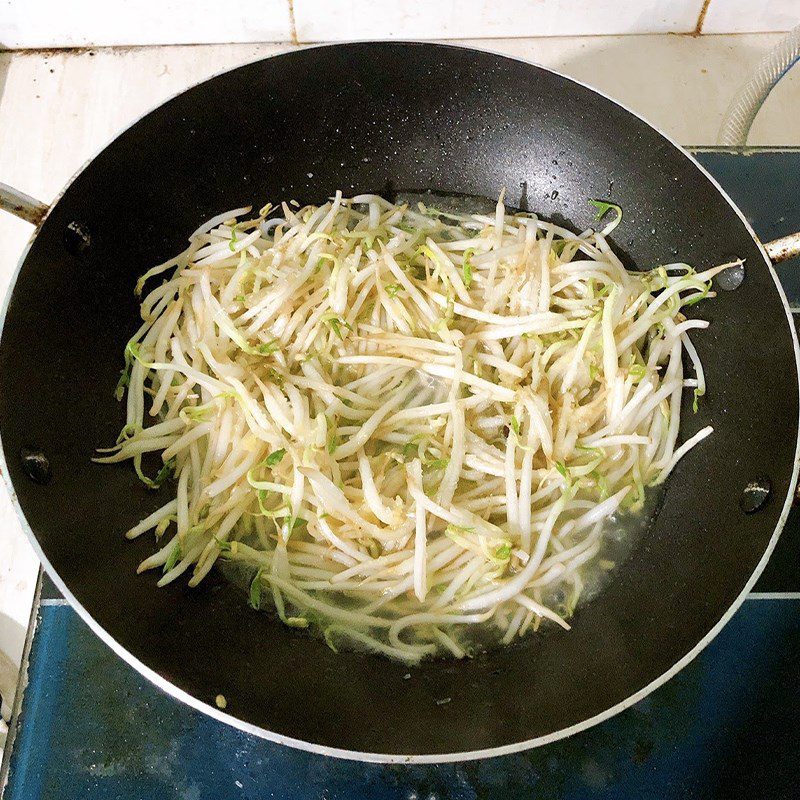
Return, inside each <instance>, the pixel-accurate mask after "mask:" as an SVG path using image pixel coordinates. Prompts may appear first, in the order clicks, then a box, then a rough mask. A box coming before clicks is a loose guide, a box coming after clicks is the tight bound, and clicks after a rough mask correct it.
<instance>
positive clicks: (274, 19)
mask: <svg viewBox="0 0 800 800" xmlns="http://www.w3.org/2000/svg"><path fill="white" fill-rule="evenodd" d="M290 39H291V25H290V22H289V0H247V2H238V3H220V2H218V0H116V2H114V0H0V48H5V49H18V48H34V47H41V48H46V47H103V46H106V45H145V44H202V43H206V42H280V41H289V40H290Z"/></svg>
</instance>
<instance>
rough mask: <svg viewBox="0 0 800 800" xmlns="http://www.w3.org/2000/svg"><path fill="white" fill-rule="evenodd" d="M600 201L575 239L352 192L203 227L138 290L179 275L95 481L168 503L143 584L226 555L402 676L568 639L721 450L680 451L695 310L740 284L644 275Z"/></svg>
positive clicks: (696, 382) (138, 351)
mask: <svg viewBox="0 0 800 800" xmlns="http://www.w3.org/2000/svg"><path fill="white" fill-rule="evenodd" d="M592 202H594V205H595V206H596V207H597V209H598V214H597V216H598V219H599V220H603V219H606V220H607V219H609V218H610V219H611V221H610V222H609V223H608V224H607V225H606V226H605V227H604V228H603V229H602V230H593V229H589V230H586V231H585V232H583V233H581V234H579V235H576V234H574V233H572V232H570V231H569V230H566V229H564V228H562V227H559V226H558V225H554V224H552V223H549V222H545V221H543V220H541V219H538V218H537V217H536V216H535V215H533V214H527V213H525V214H523V213H519V214H510V213H508V212H507V211H506V209H505V207H504V204H503V199H502V195H501V199H500V202H498V204H497V208H496V212H495V213H494V214H488V215H482V214H450V213H446V212H445V211H440V210H438V209H435V208H432V207H426V206H425V205H424V204H423V203H418V204H417V205H416V206H414V207H409V206H408V205H399V204H393V203H390V202H388V201H387V200H385V199H383V198H381V197H379V196H376V195H361V196H357V197H353V198H352V199H345V198H343V197H342V194H341V192H337V193H336V196H335V197H334V198H333V199H331V200H330V201H329V202H327V203H325V204H324V205H321V206H318V207H317V206H306V207H302V208H300V207H298V205H297V204H296V203H283V204H282V205H281V206H279V207H277V208H274V209H273V208H272V207H270V206H267V207H265V208H264V209H262V210H261V212H260V213H259V215H258V216H257V217H255V218H253V219H246V217H247V215H248V212H249V211H250V209H249V208H239V209H235V210H232V211H229V212H227V213H224V214H221V215H219V216H217V217H215V218H214V219H211V220H209V221H208V222H207V223H206V224H204V225H203V226H201V227H200V228H199V229H198V230H197V231H196V232H195V233H193V234H192V236H191V237H190V239H189V241H190V245H189V247H188V249H186V250H185V251H184V252H183V253H181V254H180V255H178V256H177V257H176V258H173V259H171V260H170V261H168V262H166V263H164V264H161V265H160V266H157V267H155V268H154V269H151V270H150V271H149V272H147V273H146V274H145V275H144V276H142V278H141V280H140V281H139V283H138V285H137V292H139V293H141V292H142V289H143V287H144V285H145V284H146V283H149V282H150V281H151V279H153V278H156V277H157V276H162V280H163V277H164V276H166V275H169V277H167V278H166V280H163V282H162V283H161V285H160V286H158V287H157V288H153V289H152V290H151V291H150V292H149V293H148V294H147V295H146V296H145V297H144V299H143V301H142V304H141V314H142V319H143V320H144V322H143V324H142V326H141V328H140V329H139V330H138V331H137V332H136V334H135V335H134V336H133V338H132V339H131V340H130V342H129V344H128V346H127V348H126V351H125V359H126V368H125V370H124V371H123V373H122V376H121V379H120V383H119V386H118V389H117V395H118V398H120V399H122V397H123V396H124V395H125V393H126V392H127V424H126V425H125V427H124V429H123V431H122V434H121V435H120V438H119V440H118V442H117V444H116V446H115V447H113V448H109V449H107V450H103V451H100V452H101V453H102V455H101V456H100V457H98V458H97V459H96V460H97V461H99V462H102V463H112V462H120V461H124V460H128V459H130V460H132V462H133V465H134V467H135V469H136V471H137V472H138V474H139V476H140V477H141V478H142V480H143V481H144V482H145V483H146V484H148V485H149V486H152V487H155V486H159V485H161V484H162V483H164V482H165V481H166V480H168V479H169V480H170V481H174V483H173V484H171V485H174V487H175V491H174V495H175V496H174V498H173V499H171V500H170V501H169V502H168V503H166V504H165V505H164V506H163V507H162V508H160V509H158V510H157V511H155V512H154V513H152V514H151V515H150V516H148V517H147V518H146V519H144V520H142V521H141V522H140V523H139V524H137V525H136V526H135V527H133V528H132V529H131V530H129V531H128V532H127V536H128V538H134V537H137V536H139V535H140V534H142V533H144V532H146V531H151V530H152V531H154V532H155V536H156V538H157V540H158V544H159V546H158V549H157V551H156V552H155V553H154V554H153V555H152V556H150V557H149V558H147V559H145V560H144V561H143V562H142V564H141V566H140V568H139V569H140V571H143V570H149V569H161V570H163V575H162V577H161V578H160V580H159V581H158V584H159V586H163V585H165V584H167V583H169V582H170V581H173V580H175V579H176V578H178V577H179V576H181V575H182V574H183V573H185V572H187V571H190V573H191V577H190V578H189V584H190V585H191V586H194V585H196V584H198V583H199V582H200V581H201V580H202V579H203V578H204V576H206V575H207V574H208V572H209V571H210V570H211V568H212V567H213V566H214V564H215V563H216V562H217V560H218V559H224V560H226V561H228V562H232V563H233V564H235V565H238V566H241V567H243V568H245V570H246V572H247V574H248V583H249V585H250V603H251V604H252V605H253V606H254V607H256V608H258V607H261V606H263V605H269V606H270V607H273V608H274V609H275V610H276V611H277V614H278V615H279V616H280V618H281V619H282V620H283V621H284V622H285V623H286V624H288V625H291V626H295V627H307V626H309V624H312V625H313V626H314V627H315V628H317V629H319V630H321V631H323V632H324V634H325V636H326V638H327V640H328V643H329V644H330V645H331V647H333V648H334V649H336V648H337V647H338V646H340V645H346V646H354V645H358V646H361V647H366V648H367V649H369V650H372V651H375V652H380V653H383V654H385V655H388V656H391V657H393V658H396V659H401V660H403V661H405V662H407V663H415V662H418V661H419V660H420V659H422V658H423V657H425V656H428V655H431V654H433V653H435V652H440V653H441V652H446V653H450V654H452V655H453V656H456V657H461V656H463V655H465V653H466V652H468V650H469V644H468V642H469V636H468V635H467V634H468V633H469V632H470V631H471V630H473V629H478V628H483V629H491V630H492V631H494V632H495V633H496V637H497V641H502V642H505V643H507V642H510V641H512V640H513V639H514V638H515V637H517V636H522V635H524V634H525V633H526V632H527V631H528V630H535V629H537V628H538V627H539V623H540V622H541V620H543V619H545V620H550V621H552V622H553V623H555V624H557V625H560V626H561V627H562V628H569V623H568V621H567V619H568V617H569V615H570V614H571V613H572V612H573V611H574V608H575V605H576V603H577V601H578V598H579V596H580V594H581V591H582V589H583V586H584V581H583V577H582V568H583V567H584V565H586V564H587V563H589V562H590V561H592V559H597V557H598V551H599V549H600V546H601V543H602V540H603V533H604V524H606V523H607V521H608V520H609V518H611V517H612V516H613V515H616V514H620V513H631V512H635V511H636V510H637V509H639V508H641V506H642V504H643V502H644V498H645V490H646V487H648V486H652V485H655V484H658V483H660V482H662V481H664V479H665V478H666V477H667V475H668V474H669V473H670V471H671V470H672V468H673V467H674V466H675V464H676V462H677V461H678V460H679V459H680V458H681V457H683V456H684V455H685V454H686V452H687V451H688V450H689V449H690V448H692V447H693V446H695V445H696V444H697V443H698V442H700V441H701V440H702V439H704V438H705V437H706V436H708V435H709V434H710V433H711V432H712V429H711V428H710V427H706V428H703V429H702V430H700V431H699V433H697V434H696V435H694V436H692V437H691V438H690V439H689V440H688V441H686V442H684V443H683V444H681V445H680V446H678V443H677V440H678V428H679V422H680V408H681V399H682V394H683V391H684V388H687V387H688V388H689V389H690V390H692V391H693V392H694V402H695V409H696V403H697V399H698V398H699V397H700V396H702V395H703V394H704V392H705V381H704V377H703V369H702V366H701V364H700V361H699V359H698V356H697V352H696V350H695V348H694V346H693V345H692V343H691V341H690V340H689V337H688V334H689V332H690V331H691V330H693V329H700V328H705V327H706V326H707V324H708V323H707V322H704V321H701V320H698V319H687V318H686V317H685V316H684V315H683V313H682V309H685V308H686V307H687V306H690V305H692V304H694V303H696V302H698V301H699V300H702V299H703V298H705V297H708V296H711V293H710V288H711V279H712V277H713V276H714V275H715V274H717V273H718V272H720V271H721V270H723V269H725V268H726V267H727V266H730V265H723V266H719V267H716V268H714V269H708V270H706V271H704V272H701V273H696V272H695V271H694V270H693V269H692V268H690V267H689V266H688V265H686V264H668V265H665V266H660V267H658V268H656V269H653V270H651V271H649V272H631V271H628V270H626V269H625V268H624V267H623V265H622V263H621V262H620V260H619V259H618V258H617V256H616V255H615V254H614V252H613V251H612V248H611V247H610V246H609V244H608V241H607V237H608V235H609V233H610V232H611V231H612V230H613V228H614V227H615V226H616V225H617V224H619V222H620V220H621V217H622V211H621V210H620V209H619V208H618V207H617V206H612V205H609V204H606V203H601V202H598V201H592ZM245 219H246V221H245ZM601 224H602V223H601ZM598 227H599V225H598ZM737 263H740V262H737ZM684 353H685V354H686V355H687V356H688V358H687V360H686V361H687V364H690V365H691V370H690V373H691V374H690V376H688V377H685V376H684V365H683V355H684ZM147 453H155V454H160V457H161V462H162V464H163V466H162V467H161V469H160V470H159V472H158V474H157V475H155V476H154V477H149V476H148V475H146V474H145V471H144V468H143V464H142V457H143V455H145V454H147ZM151 475H152V472H151ZM606 566H607V567H609V568H610V566H612V565H606ZM251 579H252V580H251ZM554 589H561V590H562V595H563V596H566V597H567V598H568V599H567V601H566V602H565V603H562V604H561V605H560V606H559V607H558V608H557V609H556V608H554V607H553V605H554V604H553V603H549V602H548V598H552V597H553V591H554Z"/></svg>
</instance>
